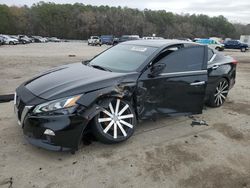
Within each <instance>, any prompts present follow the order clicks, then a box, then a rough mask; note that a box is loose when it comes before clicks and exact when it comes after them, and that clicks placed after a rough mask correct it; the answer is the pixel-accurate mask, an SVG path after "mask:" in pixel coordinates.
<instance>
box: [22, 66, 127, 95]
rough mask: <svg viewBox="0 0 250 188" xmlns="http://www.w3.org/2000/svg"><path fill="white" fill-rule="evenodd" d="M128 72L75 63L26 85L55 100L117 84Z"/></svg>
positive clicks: (30, 81) (37, 92) (49, 72)
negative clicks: (110, 70)
mask: <svg viewBox="0 0 250 188" xmlns="http://www.w3.org/2000/svg"><path fill="white" fill-rule="evenodd" d="M127 74H128V73H114V72H108V71H103V70H99V69H95V68H92V67H89V66H86V65H83V64H82V63H75V64H69V65H65V66H60V67H57V68H54V69H52V70H49V71H47V72H45V73H43V74H40V75H38V76H36V77H35V78H33V79H31V80H29V81H27V82H26V83H25V84H24V85H25V87H26V88H27V89H28V90H29V91H30V92H32V93H33V94H34V95H36V96H38V97H40V98H42V99H46V100H54V99H58V98H62V97H67V96H72V95H77V94H83V93H86V92H90V91H94V90H98V89H102V88H105V87H108V86H111V85H114V84H117V83H118V82H119V80H121V79H122V78H123V77H124V76H125V75H127Z"/></svg>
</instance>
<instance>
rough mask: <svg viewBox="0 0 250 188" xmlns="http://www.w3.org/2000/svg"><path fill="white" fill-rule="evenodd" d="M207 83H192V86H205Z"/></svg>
mask: <svg viewBox="0 0 250 188" xmlns="http://www.w3.org/2000/svg"><path fill="white" fill-rule="evenodd" d="M205 83H206V82H205V81H201V82H193V83H191V84H190V85H191V86H201V85H204V84H205Z"/></svg>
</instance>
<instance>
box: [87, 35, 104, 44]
mask: <svg viewBox="0 0 250 188" xmlns="http://www.w3.org/2000/svg"><path fill="white" fill-rule="evenodd" d="M88 45H92V46H97V45H99V46H101V45H102V42H101V39H100V37H98V36H90V38H89V39H88Z"/></svg>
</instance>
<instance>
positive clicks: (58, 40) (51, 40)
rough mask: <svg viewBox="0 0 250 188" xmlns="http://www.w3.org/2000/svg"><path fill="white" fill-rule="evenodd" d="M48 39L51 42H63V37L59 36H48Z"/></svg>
mask: <svg viewBox="0 0 250 188" xmlns="http://www.w3.org/2000/svg"><path fill="white" fill-rule="evenodd" d="M47 39H48V41H49V42H61V39H59V38H57V37H48V38H47Z"/></svg>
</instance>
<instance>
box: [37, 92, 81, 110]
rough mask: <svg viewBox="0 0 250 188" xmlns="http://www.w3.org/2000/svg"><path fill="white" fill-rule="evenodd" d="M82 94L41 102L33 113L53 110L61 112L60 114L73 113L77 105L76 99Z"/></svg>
mask: <svg viewBox="0 0 250 188" xmlns="http://www.w3.org/2000/svg"><path fill="white" fill-rule="evenodd" d="M81 96H82V95H77V96H73V97H67V98H62V99H58V100H54V101H50V102H47V103H43V104H40V105H38V106H36V107H35V109H34V110H33V113H35V114H40V113H45V114H48V113H51V112H59V114H68V113H72V112H73V110H75V108H76V107H77V104H76V101H77V100H78V99H79V98H80V97H81Z"/></svg>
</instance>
